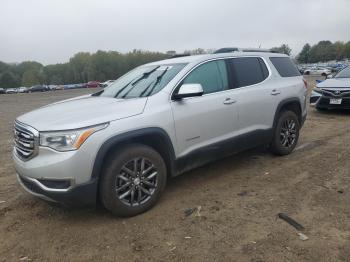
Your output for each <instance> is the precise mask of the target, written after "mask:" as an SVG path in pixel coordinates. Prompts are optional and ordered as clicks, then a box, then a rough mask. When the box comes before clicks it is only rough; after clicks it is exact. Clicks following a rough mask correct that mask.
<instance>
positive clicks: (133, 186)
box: [100, 144, 167, 217]
mask: <svg viewBox="0 0 350 262" xmlns="http://www.w3.org/2000/svg"><path fill="white" fill-rule="evenodd" d="M166 179H167V172H166V166H165V163H164V160H163V158H162V157H161V156H160V154H159V153H158V152H157V151H155V150H154V149H153V148H151V147H148V146H145V145H137V144H135V145H130V146H127V147H125V148H123V149H122V150H119V151H117V152H115V153H114V154H113V155H112V156H111V157H110V158H109V159H108V160H107V164H106V167H105V169H104V172H103V174H102V180H101V183H100V199H101V202H102V203H103V205H104V206H105V207H106V208H107V209H108V210H109V211H111V212H112V213H113V214H114V215H116V216H121V217H130V216H135V215H138V214H141V213H143V212H145V211H147V210H149V209H151V208H152V207H153V206H154V205H155V204H156V203H157V201H158V200H159V198H160V196H161V193H162V191H163V190H164V188H165V185H166Z"/></svg>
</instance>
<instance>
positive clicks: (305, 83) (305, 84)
mask: <svg viewBox="0 0 350 262" xmlns="http://www.w3.org/2000/svg"><path fill="white" fill-rule="evenodd" d="M303 82H304V86H305V88H306V89H307V82H306V80H305V79H304V78H303Z"/></svg>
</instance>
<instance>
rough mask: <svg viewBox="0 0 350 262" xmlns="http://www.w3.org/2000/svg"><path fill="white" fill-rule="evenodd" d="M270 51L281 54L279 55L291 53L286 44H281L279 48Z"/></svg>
mask: <svg viewBox="0 0 350 262" xmlns="http://www.w3.org/2000/svg"><path fill="white" fill-rule="evenodd" d="M271 51H273V52H277V53H281V54H286V55H290V54H291V52H292V49H291V48H290V47H289V45H287V44H282V45H281V46H279V47H273V48H271Z"/></svg>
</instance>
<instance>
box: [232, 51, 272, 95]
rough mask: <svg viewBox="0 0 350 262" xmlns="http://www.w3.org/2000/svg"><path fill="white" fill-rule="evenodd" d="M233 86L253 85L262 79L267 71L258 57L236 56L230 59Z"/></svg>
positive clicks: (265, 76)
mask: <svg viewBox="0 0 350 262" xmlns="http://www.w3.org/2000/svg"><path fill="white" fill-rule="evenodd" d="M231 67H232V69H231V71H232V78H233V79H232V82H233V87H234V88H237V87H243V86H249V85H254V84H257V83H260V82H262V81H264V80H265V79H266V78H267V77H268V75H269V71H268V70H267V68H266V65H265V62H264V61H263V60H262V59H261V58H259V57H237V58H233V59H231Z"/></svg>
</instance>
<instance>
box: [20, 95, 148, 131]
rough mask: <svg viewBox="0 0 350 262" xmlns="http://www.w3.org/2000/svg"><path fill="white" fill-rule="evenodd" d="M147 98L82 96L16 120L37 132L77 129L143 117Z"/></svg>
mask: <svg viewBox="0 0 350 262" xmlns="http://www.w3.org/2000/svg"><path fill="white" fill-rule="evenodd" d="M146 101H147V98H135V99H116V98H110V97H96V96H90V95H89V96H82V97H78V98H74V99H68V100H64V101H61V102H57V103H54V104H50V105H47V106H44V107H41V108H39V109H36V110H34V111H31V112H29V113H26V114H24V115H22V116H20V117H18V118H17V121H19V122H22V123H24V124H27V125H30V126H32V127H34V128H35V129H37V130H38V131H53V130H68V129H76V128H81V127H86V126H91V125H96V124H101V123H106V122H109V121H113V120H118V119H123V118H127V117H131V116H135V115H138V114H141V113H142V112H143V110H144V108H145V104H146Z"/></svg>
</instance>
